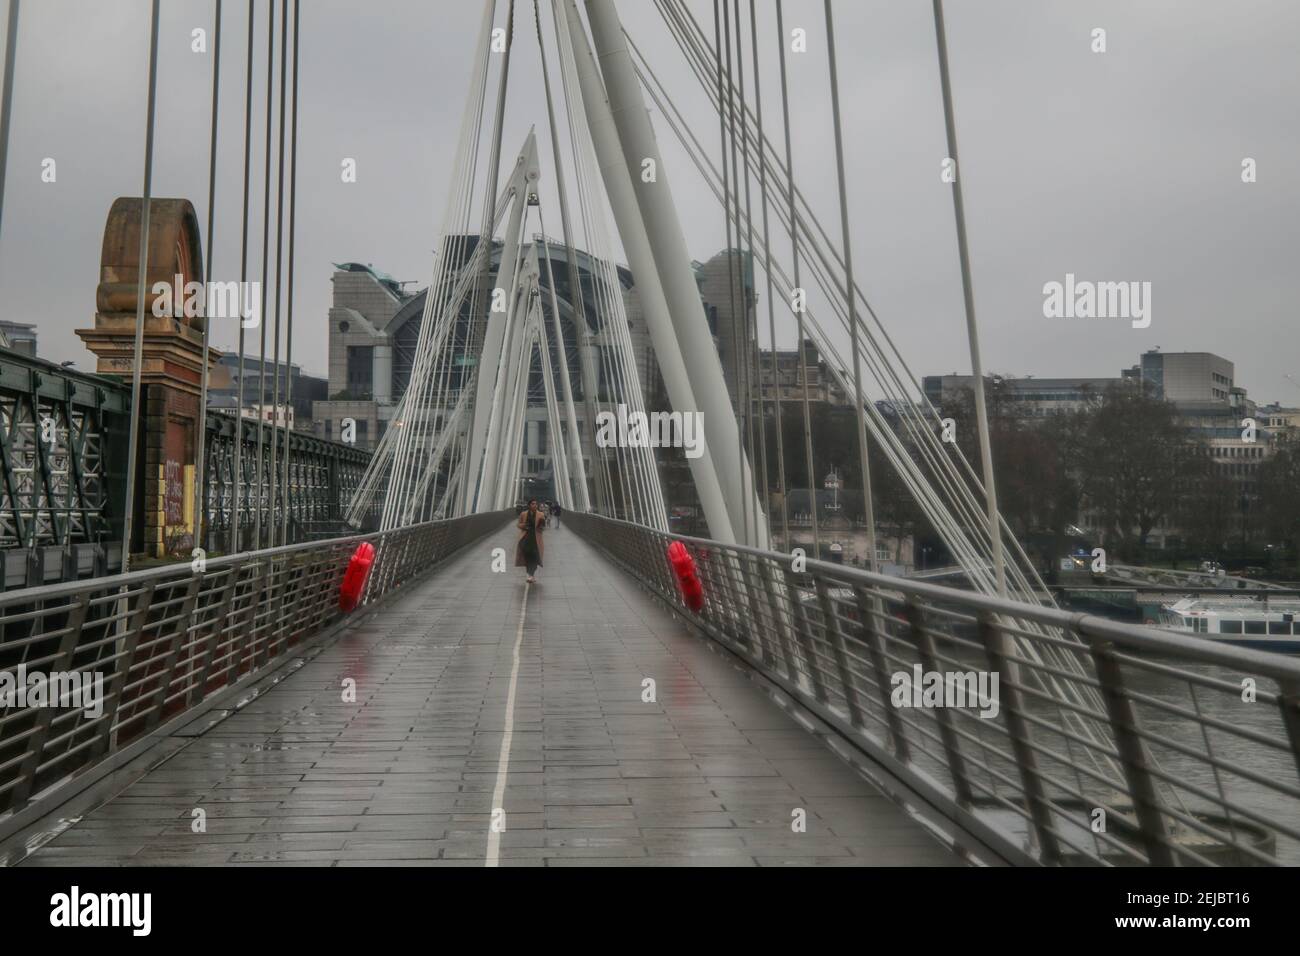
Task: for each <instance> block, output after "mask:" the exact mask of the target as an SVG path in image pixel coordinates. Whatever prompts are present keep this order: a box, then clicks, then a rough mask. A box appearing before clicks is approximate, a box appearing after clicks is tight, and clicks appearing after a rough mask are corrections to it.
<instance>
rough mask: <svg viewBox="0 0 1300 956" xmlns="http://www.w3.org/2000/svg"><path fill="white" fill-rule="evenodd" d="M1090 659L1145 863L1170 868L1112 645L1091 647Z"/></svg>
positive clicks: (1156, 797)
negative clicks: (1138, 828) (1094, 670)
mask: <svg viewBox="0 0 1300 956" xmlns="http://www.w3.org/2000/svg"><path fill="white" fill-rule="evenodd" d="M1092 659H1093V661H1094V663H1095V664H1096V667H1097V679H1098V680H1099V681H1100V683H1101V696H1102V700H1103V701H1105V704H1106V712H1107V714H1108V716H1109V717H1110V728H1111V732H1112V733H1114V735H1115V747H1116V749H1117V750H1118V751H1119V760H1120V766H1121V767H1122V768H1123V770H1124V779H1125V781H1126V782H1127V783H1128V788H1129V797H1130V798H1132V800H1133V810H1134V812H1135V813H1136V814H1137V818H1138V826H1139V827H1140V828H1141V831H1142V842H1143V844H1144V845H1145V846H1146V849H1147V862H1148V863H1149V864H1150V865H1151V866H1173V865H1174V855H1173V851H1172V850H1171V848H1170V845H1169V836H1168V833H1167V832H1166V830H1165V823H1164V811H1163V807H1162V806H1161V803H1160V796H1159V794H1158V793H1157V792H1156V784H1155V779H1154V778H1153V777H1152V776H1151V771H1150V768H1149V767H1148V766H1147V759H1148V755H1147V752H1146V748H1145V747H1144V746H1143V745H1142V737H1141V735H1140V734H1139V733H1138V718H1137V711H1136V710H1135V709H1134V707H1133V701H1131V700H1130V699H1129V698H1128V695H1127V694H1126V693H1125V690H1124V674H1123V670H1122V669H1121V668H1120V665H1119V659H1118V657H1117V656H1116V654H1115V645H1114V644H1111V643H1110V642H1104V643H1098V644H1094V645H1092Z"/></svg>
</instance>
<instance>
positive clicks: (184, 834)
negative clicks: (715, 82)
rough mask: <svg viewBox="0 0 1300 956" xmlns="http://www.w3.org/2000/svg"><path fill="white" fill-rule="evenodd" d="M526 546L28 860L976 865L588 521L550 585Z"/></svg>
mask: <svg viewBox="0 0 1300 956" xmlns="http://www.w3.org/2000/svg"><path fill="white" fill-rule="evenodd" d="M514 538H515V532H514V530H513V529H512V528H509V527H507V528H505V529H503V530H502V531H500V532H499V533H494V534H492V535H489V536H488V537H487V538H485V539H483V540H482V541H480V542H478V543H476V544H474V545H472V546H470V547H469V548H468V549H466V550H465V551H463V552H461V553H460V554H458V555H456V556H455V557H454V558H452V559H451V560H450V561H449V562H448V563H447V564H446V566H445V567H443V568H441V569H440V570H439V571H438V572H437V573H434V574H433V575H431V576H429V577H427V578H425V579H423V580H420V581H416V582H414V583H413V584H412V585H410V586H409V587H408V588H407V589H404V590H403V591H400V592H398V594H396V595H395V596H394V597H393V598H392V599H391V600H389V601H387V602H385V603H384V604H382V605H380V606H379V607H378V609H377V610H374V611H372V612H370V613H369V614H367V615H365V616H358V618H357V620H356V621H355V622H353V623H352V625H351V626H349V627H347V628H345V629H343V630H341V631H340V632H338V633H337V634H336V635H334V636H332V637H329V638H327V639H326V640H325V642H324V643H323V644H322V645H320V649H319V651H318V652H316V653H314V655H313V654H312V652H311V651H309V652H308V653H307V657H308V659H307V661H306V663H305V664H303V666H301V667H299V668H298V669H297V670H296V671H295V672H294V673H292V674H291V675H290V676H288V677H287V678H286V679H284V680H283V681H282V682H280V683H278V684H277V685H276V686H275V687H274V688H273V689H271V690H270V691H268V692H267V693H264V694H262V695H260V696H258V697H256V698H255V699H253V700H252V701H251V702H250V703H248V704H247V705H246V706H244V707H242V708H241V709H239V710H237V711H235V712H234V713H232V714H231V715H230V716H229V717H228V718H226V719H224V720H222V721H220V722H218V723H216V724H215V725H214V726H211V728H210V729H208V730H207V731H206V732H204V733H202V734H200V735H197V736H192V737H188V738H184V739H182V738H180V737H176V738H172V740H171V741H169V743H171V744H174V745H175V746H176V747H177V749H176V750H175V751H174V752H172V753H171V754H170V756H168V757H167V758H166V759H164V760H161V762H158V761H155V763H156V764H157V765H156V766H154V767H152V769H150V770H148V772H147V773H145V774H144V775H143V776H139V777H138V778H137V779H135V781H134V782H132V783H129V784H128V785H127V786H125V788H124V789H120V791H119V792H117V793H115V794H111V795H109V796H108V798H107V799H106V800H105V801H103V802H101V803H100V805H99V806H97V807H96V808H94V809H93V810H90V811H88V812H86V813H85V814H83V815H82V816H81V817H80V818H78V819H75V821H74V822H72V823H71V825H66V822H65V823H64V824H62V826H63V827H64V828H63V829H61V831H60V832H58V833H57V835H55V836H53V837H52V838H48V839H46V841H45V842H44V843H39V841H37V842H38V843H39V846H38V847H37V849H35V850H34V851H33V852H32V853H31V854H30V855H29V856H27V857H26V859H25V860H24V861H23V862H22V864H21V865H27V866H32V865H37V866H57V865H105V866H116V865H200V864H207V865H219V864H242V865H260V864H289V865H320V866H332V865H342V866H355V865H385V864H397V865H444V864H445V865H469V866H482V865H484V864H485V863H499V864H500V865H502V866H509V865H534V866H536V865H548V866H558V865H573V864H578V865H591V864H618V865H671V864H678V865H702V864H712V865H743V866H753V865H763V866H766V865H780V864H834V865H880V864H887V865H888V864H929V865H943V864H952V863H955V862H957V858H956V856H954V855H953V853H952V852H951V851H950V850H949V849H948V848H946V847H945V846H944V845H942V844H941V843H940V842H939V841H937V840H936V839H935V838H934V837H933V836H932V835H931V834H930V832H929V831H928V830H927V829H925V828H924V827H922V826H921V825H920V824H919V823H917V822H915V821H914V820H913V819H912V818H910V817H909V816H908V815H907V814H906V813H905V812H904V811H903V810H901V809H900V808H899V807H897V806H896V805H895V804H894V803H893V802H891V801H890V800H889V799H888V798H886V797H885V796H883V795H882V794H881V793H880V792H879V791H878V790H876V789H875V788H874V787H873V786H872V785H871V784H870V783H869V782H868V781H867V780H866V779H864V778H863V777H862V776H861V775H860V774H859V773H858V772H857V771H855V770H854V769H853V768H852V767H850V766H849V765H848V764H847V763H845V762H844V761H843V760H841V759H840V758H839V757H838V756H836V755H835V754H834V753H832V752H831V750H830V749H829V748H828V747H827V745H826V743H825V742H824V741H822V740H821V739H819V738H818V737H817V736H815V735H814V734H813V733H811V732H810V731H809V730H807V729H805V727H804V726H802V725H801V724H799V723H797V722H796V721H795V719H794V718H793V717H791V716H790V715H789V714H787V713H786V711H785V710H784V709H783V708H782V707H780V706H778V704H777V703H776V701H775V700H774V698H773V697H772V696H770V695H769V693H768V692H767V691H765V690H764V689H763V688H762V687H760V686H759V684H757V683H755V681H754V680H753V679H751V677H750V676H749V675H748V674H747V673H746V672H744V671H743V670H742V669H741V668H740V667H738V666H737V665H736V664H735V663H734V661H733V659H731V658H730V657H729V656H728V655H727V654H725V653H724V652H721V651H719V650H716V649H715V648H713V647H710V646H709V643H708V641H707V639H706V638H704V637H701V636H700V635H698V634H697V633H696V632H695V631H693V630H692V629H691V628H690V627H689V626H687V625H686V624H685V623H683V622H682V621H679V620H675V619H674V618H673V616H672V615H671V614H670V613H669V612H668V611H667V610H665V609H664V607H663V606H662V605H661V604H659V603H657V602H656V601H655V600H654V599H653V598H651V597H650V596H648V595H647V594H645V593H644V592H643V591H641V590H640V589H639V588H638V587H637V585H636V583H635V581H634V580H633V579H632V578H631V577H629V576H628V575H626V574H625V573H624V572H622V571H620V570H618V569H617V568H615V567H614V566H612V565H611V564H609V563H608V562H607V561H606V560H605V559H604V558H603V557H601V556H600V555H599V554H598V552H596V551H595V549H593V548H592V547H591V546H590V545H588V544H587V543H585V542H584V541H582V540H581V539H580V538H579V537H578V536H577V535H576V534H575V533H573V532H572V531H570V530H568V529H564V528H561V529H558V530H555V531H552V532H550V533H549V534H548V536H547V551H546V556H547V561H548V564H547V566H546V567H544V568H543V569H542V570H541V571H540V572H539V574H538V580H539V583H538V584H536V585H533V586H526V585H525V583H524V581H523V574H522V572H521V571H518V570H515V569H514V568H510V569H509V571H508V572H507V573H504V574H501V573H492V572H491V570H490V566H491V560H492V549H493V548H496V547H501V548H504V549H505V551H506V555H507V563H508V564H509V563H512V559H513V547H514ZM516 653H517V657H516ZM647 677H648V678H653V679H654V681H655V691H656V700H655V702H653V703H647V702H643V700H642V694H643V683H642V682H643V680H644V679H645V678H647ZM347 678H352V679H353V680H355V681H356V700H355V702H347V701H345V700H344V682H345V679H347ZM494 808H501V809H503V810H504V827H505V829H504V831H503V832H499V833H495V834H494V833H493V828H492V817H493V809H494ZM196 809H202V810H203V811H204V812H205V814H206V820H205V824H206V829H205V830H204V831H203V832H195V830H196V829H198V827H197V826H196V822H195V818H196V815H195V813H194V811H195V810H196ZM796 809H802V810H804V811H806V815H807V829H806V832H801V833H797V832H793V831H792V827H791V824H792V820H793V819H794V818H793V816H792V814H793V813H794V811H795V810H796ZM499 816H500V815H498V817H499ZM51 832H52V831H51Z"/></svg>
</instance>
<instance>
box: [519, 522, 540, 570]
mask: <svg viewBox="0 0 1300 956" xmlns="http://www.w3.org/2000/svg"><path fill="white" fill-rule="evenodd" d="M532 524H535V525H536V527H535V528H534V529H533V533H532V534H531V535H530V534H529V525H532ZM545 525H546V518H545V516H544V515H543V514H542V512H541V510H540V509H539V510H538V511H537V512H535V513H534V512H532V511H524V512H523V513H522V514H520V515H519V521H518V523H517V524H516V527H517V528H518V529H519V543H518V544H517V545H515V567H517V568H526V567H528V558H529V554H528V551H530V550H532V549H531V548H529V547H527V545H528V544H529V543H530V542H529V538H530V537H531V538H532V540H533V541H535V542H536V547H537V566H538V567H539V568H540V567H541V566H542V556H543V555H544V554H545V553H546V544H545V542H544V541H543V540H542V537H543V535H542V529H543V527H545Z"/></svg>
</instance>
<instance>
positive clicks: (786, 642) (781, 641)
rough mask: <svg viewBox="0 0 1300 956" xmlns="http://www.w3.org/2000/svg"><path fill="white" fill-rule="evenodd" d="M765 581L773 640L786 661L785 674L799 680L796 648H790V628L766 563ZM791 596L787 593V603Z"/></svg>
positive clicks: (770, 568) (764, 567)
mask: <svg viewBox="0 0 1300 956" xmlns="http://www.w3.org/2000/svg"><path fill="white" fill-rule="evenodd" d="M762 567H763V581H764V583H765V584H766V585H767V600H768V603H769V604H770V605H771V607H772V628H773V635H774V636H773V639H774V640H775V641H776V643H777V646H778V647H780V649H781V657H782V658H783V659H784V660H785V674H786V677H788V678H789V679H790V680H798V678H799V672H798V670H797V669H796V668H795V662H794V648H793V647H791V646H790V627H792V626H793V625H790V626H787V624H786V621H785V620H784V618H785V617H786V615H784V614H783V613H782V611H781V604H780V599H779V596H778V594H777V590H776V579H775V577H773V575H772V567H771V565H769V564H768V563H767V562H766V561H764V562H763V565H762ZM789 594H790V592H789V591H788V590H787V591H786V603H787V606H788V604H789Z"/></svg>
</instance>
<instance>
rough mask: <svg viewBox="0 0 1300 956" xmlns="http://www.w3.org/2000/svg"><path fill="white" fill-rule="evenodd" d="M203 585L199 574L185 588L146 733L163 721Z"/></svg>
mask: <svg viewBox="0 0 1300 956" xmlns="http://www.w3.org/2000/svg"><path fill="white" fill-rule="evenodd" d="M202 583H203V578H202V577H201V576H199V575H198V574H195V575H193V576H192V577H191V578H190V583H189V584H188V585H186V587H185V599H184V601H182V602H181V610H180V613H179V614H178V615H177V620H176V625H175V626H176V634H175V636H174V637H173V638H172V642H171V645H170V646H169V647H168V648H167V656H166V657H165V658H163V664H162V670H161V671H159V674H158V676H159V681H158V689H157V690H156V691H154V692H153V701H152V702H151V703H150V705H149V713H148V715H147V716H146V717H145V721H144V729H145V733H148V732H149V731H151V730H153V729H154V728H155V727H157V726H158V724H159V722H160V721H161V720H162V712H163V707H165V706H166V704H167V690H168V689H169V688H170V687H171V680H172V672H173V671H174V670H175V669H176V660H177V658H178V657H180V653H181V646H182V645H183V644H184V643H185V638H186V636H187V635H188V634H189V632H190V625H191V624H192V623H193V622H194V608H195V607H196V606H197V605H198V601H199V588H200V586H201V585H202Z"/></svg>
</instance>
